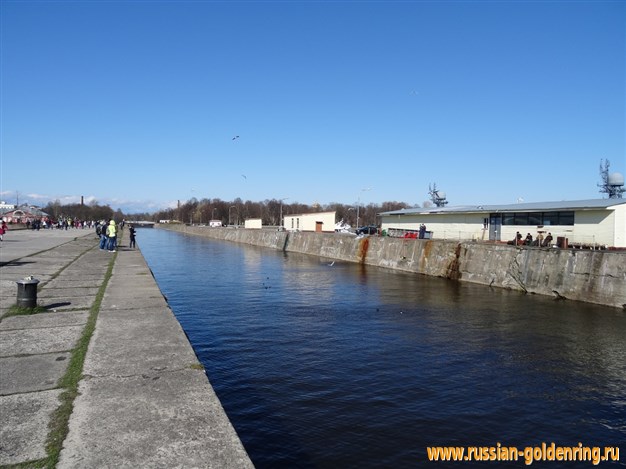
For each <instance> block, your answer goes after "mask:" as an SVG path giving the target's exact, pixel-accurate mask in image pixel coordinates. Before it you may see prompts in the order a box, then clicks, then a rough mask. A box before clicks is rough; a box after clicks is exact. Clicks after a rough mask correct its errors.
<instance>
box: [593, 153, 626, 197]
mask: <svg viewBox="0 0 626 469" xmlns="http://www.w3.org/2000/svg"><path fill="white" fill-rule="evenodd" d="M610 166H611V163H610V162H609V160H600V177H601V178H602V184H598V187H599V188H600V192H603V193H606V194H608V195H609V199H621V198H622V194H623V193H624V192H625V189H624V176H623V175H622V174H620V173H609V167H610Z"/></svg>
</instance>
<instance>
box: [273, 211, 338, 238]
mask: <svg viewBox="0 0 626 469" xmlns="http://www.w3.org/2000/svg"><path fill="white" fill-rule="evenodd" d="M335 218H336V212H334V211H332V212H315V213H300V214H295V215H285V216H284V222H283V228H284V229H285V230H287V231H316V232H319V233H321V232H329V233H333V232H334V231H335V223H336V219H335Z"/></svg>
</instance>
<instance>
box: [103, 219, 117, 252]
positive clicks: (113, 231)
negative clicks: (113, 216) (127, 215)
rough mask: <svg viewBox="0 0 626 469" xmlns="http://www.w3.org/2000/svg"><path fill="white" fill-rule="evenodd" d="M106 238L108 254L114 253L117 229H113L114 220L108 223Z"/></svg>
mask: <svg viewBox="0 0 626 469" xmlns="http://www.w3.org/2000/svg"><path fill="white" fill-rule="evenodd" d="M106 232H107V237H108V238H109V246H108V250H109V252H115V248H116V247H117V229H116V227H115V220H111V221H110V222H109V227H108V228H107V230H106Z"/></svg>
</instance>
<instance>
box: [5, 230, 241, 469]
mask: <svg viewBox="0 0 626 469" xmlns="http://www.w3.org/2000/svg"><path fill="white" fill-rule="evenodd" d="M122 244H123V243H122ZM112 259H113V260H114V265H113V270H112V276H111V278H110V280H109V282H108V285H107V286H106V290H105V294H104V297H103V299H102V303H101V305H100V308H99V311H95V312H92V306H94V304H95V302H96V298H97V295H98V291H99V290H100V288H101V286H102V285H103V284H104V282H105V279H106V272H107V269H108V267H109V264H110V262H111V260H112ZM28 275H33V276H34V277H35V278H37V279H39V280H40V281H41V283H40V285H39V287H40V288H39V292H38V305H39V306H42V307H44V308H45V312H42V313H39V314H33V315H26V316H8V317H4V315H5V314H6V312H7V311H8V309H9V308H10V307H11V306H12V305H14V304H15V302H16V295H17V285H16V283H15V282H16V281H17V280H19V279H21V278H23V277H25V276H28ZM0 300H1V302H0V317H2V319H1V320H0V416H1V419H0V466H4V465H12V464H19V463H26V462H29V461H41V460H44V459H46V458H47V457H48V455H47V453H46V441H47V439H48V437H49V436H48V434H49V429H48V426H49V424H50V422H51V421H52V414H53V413H54V412H55V410H56V409H57V408H58V407H59V403H60V400H59V398H60V397H61V395H62V393H64V392H65V391H66V390H65V389H64V388H63V387H61V386H60V384H59V383H60V379H61V377H63V376H64V375H65V374H66V371H67V369H68V363H69V362H70V360H71V357H72V353H73V352H74V351H75V349H76V347H77V346H78V344H79V341H80V339H81V337H82V336H83V332H84V331H85V329H86V327H87V326H88V324H89V318H90V314H91V315H92V316H91V318H92V322H93V318H97V319H96V320H95V329H94V332H93V335H92V337H91V341H90V343H89V348H88V352H87V354H86V357H85V362H84V367H83V374H82V377H81V379H80V381H79V386H78V396H77V397H76V399H75V400H74V402H73V404H74V405H73V410H72V413H71V416H70V419H69V433H68V435H67V437H66V438H65V441H64V442H63V449H62V450H61V453H60V457H59V461H58V464H57V467H62V468H69V467H77V468H78V467H80V468H84V467H151V468H158V467H163V468H170V467H215V468H246V467H252V463H251V462H250V460H249V458H248V456H247V454H246V452H245V450H244V448H243V446H242V445H241V442H240V440H239V438H238V436H237V434H236V433H235V431H234V429H233V427H232V426H231V424H230V422H229V420H228V418H227V416H226V414H225V413H224V410H223V409H222V406H221V404H220V402H219V400H218V399H217V397H216V396H215V393H214V392H213V389H212V387H211V386H210V384H209V382H208V379H207V377H206V374H205V373H204V371H203V370H202V369H201V366H199V363H198V360H197V358H196V356H195V354H194V352H193V350H192V348H191V346H190V344H189V342H188V340H187V338H186V336H185V334H184V332H183V331H182V329H181V327H180V325H179V323H178V321H177V320H176V318H175V317H174V315H173V313H172V311H171V310H170V309H169V307H168V305H167V303H166V301H165V299H164V298H163V296H162V294H161V292H160V290H159V288H158V286H157V285H156V283H155V281H154V279H153V277H152V275H151V272H150V270H149V268H148V266H147V265H146V263H145V261H144V259H143V256H142V255H141V252H140V251H139V250H129V249H126V248H125V246H123V245H122V246H121V247H120V250H119V251H118V253H117V254H112V253H108V252H106V251H100V250H99V249H98V240H97V238H96V236H95V234H94V233H93V232H92V231H87V230H85V231H82V230H67V231H62V230H54V231H46V230H42V231H39V232H36V231H35V232H33V231H9V232H8V233H7V234H6V235H5V241H2V242H1V243H0ZM93 309H95V308H93ZM96 313H97V316H96Z"/></svg>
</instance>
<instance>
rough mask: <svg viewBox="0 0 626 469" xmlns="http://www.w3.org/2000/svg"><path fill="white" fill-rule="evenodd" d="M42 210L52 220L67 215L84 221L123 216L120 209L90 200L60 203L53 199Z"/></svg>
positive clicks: (117, 218) (121, 217)
mask: <svg viewBox="0 0 626 469" xmlns="http://www.w3.org/2000/svg"><path fill="white" fill-rule="evenodd" d="M42 210H43V211H44V212H46V213H47V214H48V215H50V217H52V219H53V220H58V219H60V218H67V217H69V218H73V219H78V220H85V221H90V220H110V219H111V218H114V219H116V220H122V219H123V218H124V214H123V213H122V211H121V210H120V209H117V210H113V209H112V208H111V207H109V206H108V205H99V204H98V203H97V202H92V203H90V204H88V205H84V204H66V205H62V204H61V202H60V201H59V200H55V201H54V202H49V203H48V205H46V206H45V207H43V208H42Z"/></svg>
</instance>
